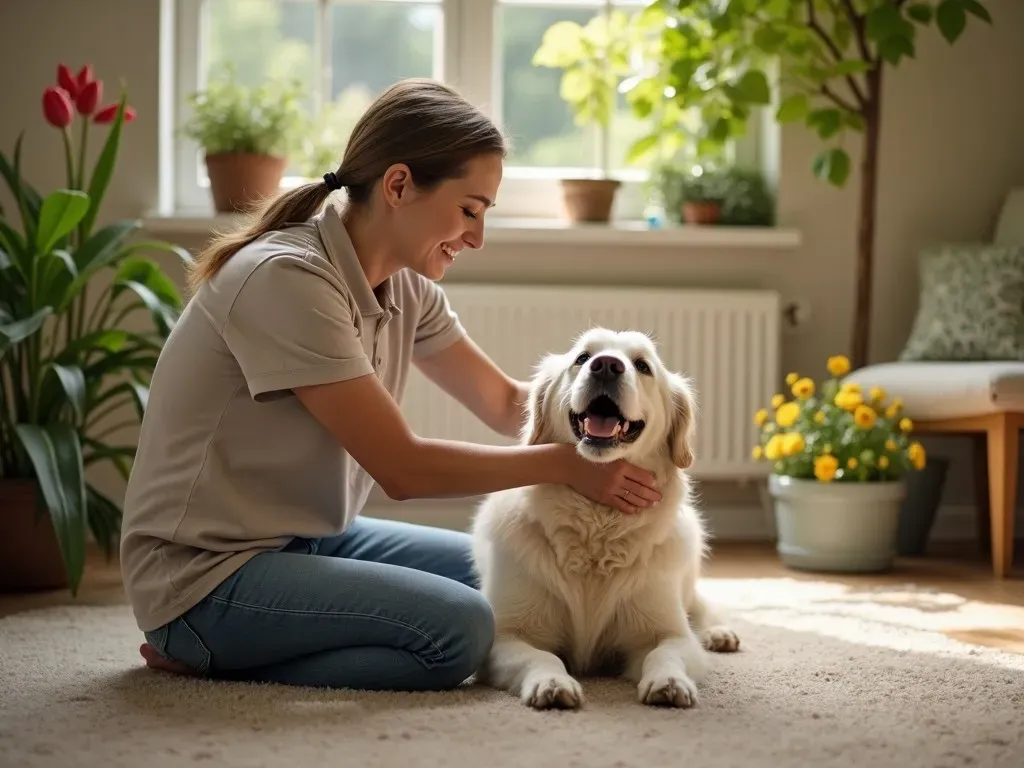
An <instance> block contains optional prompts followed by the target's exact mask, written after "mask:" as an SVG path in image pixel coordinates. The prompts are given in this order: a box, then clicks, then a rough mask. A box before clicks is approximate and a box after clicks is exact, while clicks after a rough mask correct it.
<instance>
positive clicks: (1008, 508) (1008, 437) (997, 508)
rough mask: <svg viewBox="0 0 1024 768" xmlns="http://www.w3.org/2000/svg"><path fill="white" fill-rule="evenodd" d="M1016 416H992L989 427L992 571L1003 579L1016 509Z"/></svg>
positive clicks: (1010, 558) (1009, 557)
mask: <svg viewBox="0 0 1024 768" xmlns="http://www.w3.org/2000/svg"><path fill="white" fill-rule="evenodd" d="M1019 426H1020V424H1019V422H1018V419H1017V416H1016V414H999V415H997V416H994V417H993V418H992V420H991V422H990V426H989V428H988V490H989V516H990V521H991V541H992V571H993V573H994V575H995V576H996V578H999V579H1003V578H1006V577H1007V576H1008V575H1009V574H1010V568H1011V567H1012V566H1013V522H1014V515H1015V513H1016V507H1017V461H1018V458H1019V454H1020V431H1019Z"/></svg>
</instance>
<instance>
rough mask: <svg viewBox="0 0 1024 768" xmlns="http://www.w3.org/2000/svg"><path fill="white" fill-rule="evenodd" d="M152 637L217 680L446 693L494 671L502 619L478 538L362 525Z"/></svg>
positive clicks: (307, 543)
mask: <svg viewBox="0 0 1024 768" xmlns="http://www.w3.org/2000/svg"><path fill="white" fill-rule="evenodd" d="M146 639H147V641H148V642H149V643H151V644H152V645H153V646H154V647H155V648H156V650H157V651H158V652H159V653H160V654H161V655H162V656H164V657H166V658H169V659H174V660H177V661H180V662H182V663H184V664H187V665H188V666H190V667H192V668H194V669H196V670H198V672H199V673H200V674H204V675H207V676H209V677H214V678H221V679H230V680H247V681H253V682H275V683H283V684H290V685H308V686H321V687H337V688H356V689H377V690H403V691H414V690H445V689H451V688H454V687H456V686H458V685H459V684H460V683H462V682H463V681H465V680H466V678H468V677H470V676H471V675H472V674H473V673H474V672H475V671H476V670H477V668H478V667H479V666H480V664H481V663H482V662H483V661H484V658H485V657H486V654H487V652H488V651H489V649H490V646H491V643H492V641H493V639H494V617H493V614H492V613H491V609H490V605H489V604H488V603H487V601H486V600H485V599H484V597H483V595H482V594H481V593H480V592H479V590H478V585H477V582H476V577H475V575H474V573H473V569H472V561H471V557H470V543H469V536H468V535H467V534H464V533H459V532H456V531H448V530H443V529H440V528H430V527H426V526H418V525H411V524H408V523H401V522H395V521H387V520H380V519H374V518H364V517H359V518H356V520H355V522H354V523H353V525H352V526H351V527H350V528H349V529H348V530H347V531H346V532H345V533H344V534H342V535H341V536H337V537H332V538H324V539H295V540H293V541H292V543H291V544H290V545H289V546H288V547H286V548H285V549H284V550H282V551H277V552H265V553H262V554H259V555H257V556H256V557H254V558H252V559H251V560H250V561H249V562H247V563H246V564H245V565H244V566H242V567H241V568H240V569H239V570H238V571H236V572H235V573H234V574H233V575H232V576H230V577H229V578H228V579H227V580H225V581H224V582H223V583H221V584H220V585H219V586H218V587H217V588H216V589H215V590H214V591H213V592H212V593H211V594H210V595H208V596H207V597H206V598H205V599H203V600H202V601H201V602H200V603H198V604H197V605H196V606H194V607H193V608H191V609H190V610H189V611H187V612H186V613H185V614H184V615H183V616H181V617H180V618H177V619H175V620H173V621H171V622H169V623H168V624H165V625H164V626H163V627H160V628H159V629H157V630H155V631H153V632H147V633H146Z"/></svg>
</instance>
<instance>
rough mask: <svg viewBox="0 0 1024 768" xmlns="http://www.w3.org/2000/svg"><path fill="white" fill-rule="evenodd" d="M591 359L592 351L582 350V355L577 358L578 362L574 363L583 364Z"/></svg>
mask: <svg viewBox="0 0 1024 768" xmlns="http://www.w3.org/2000/svg"><path fill="white" fill-rule="evenodd" d="M589 359H590V353H589V352H581V353H580V356H579V357H577V358H576V362H575V363H574V365H583V364H584V363H585V362H587V360H589Z"/></svg>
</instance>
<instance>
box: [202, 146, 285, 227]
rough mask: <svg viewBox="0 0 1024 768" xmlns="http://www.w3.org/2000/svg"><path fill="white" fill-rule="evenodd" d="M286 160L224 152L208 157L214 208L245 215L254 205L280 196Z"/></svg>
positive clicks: (207, 163)
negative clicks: (279, 190) (279, 189)
mask: <svg viewBox="0 0 1024 768" xmlns="http://www.w3.org/2000/svg"><path fill="white" fill-rule="evenodd" d="M286 162H287V159H286V158H284V157H273V156H271V155H251V154H246V153H242V152H221V153H218V154H213V155H207V156H206V173H207V175H208V176H209V177H210V192H211V194H212V195H213V206H214V208H216V209H217V211H218V212H220V213H246V212H248V211H249V210H250V209H251V208H252V206H253V204H255V203H259V202H260V201H262V200H263V199H265V198H267V197H273V196H274V195H276V194H277V191H278V187H279V186H280V184H281V177H282V176H283V175H284V169H285V164H286Z"/></svg>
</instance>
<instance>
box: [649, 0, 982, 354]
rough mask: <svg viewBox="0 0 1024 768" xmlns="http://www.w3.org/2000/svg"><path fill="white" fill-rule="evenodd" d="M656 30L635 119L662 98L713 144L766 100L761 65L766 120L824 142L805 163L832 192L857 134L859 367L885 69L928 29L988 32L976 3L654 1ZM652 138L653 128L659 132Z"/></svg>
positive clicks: (948, 35) (864, 347)
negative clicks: (776, 92) (653, 65)
mask: <svg viewBox="0 0 1024 768" xmlns="http://www.w3.org/2000/svg"><path fill="white" fill-rule="evenodd" d="M645 13H646V14H647V16H648V17H649V18H650V17H654V18H658V19H659V20H660V22H661V26H662V39H661V48H660V51H659V52H658V56H659V58H660V62H661V64H662V66H661V68H660V69H661V72H662V73H663V74H660V75H659V76H658V77H648V78H644V79H642V80H640V81H639V82H637V83H636V84H635V85H634V87H633V90H634V91H635V93H633V94H632V96H631V99H630V102H631V104H632V105H633V107H634V110H636V111H637V113H638V114H641V115H642V114H646V113H649V112H651V111H652V110H653V109H654V108H655V106H656V105H657V104H658V103H659V101H660V100H661V99H662V98H664V97H663V95H662V94H663V93H664V91H663V89H664V88H665V87H668V88H670V89H671V90H672V91H673V96H672V97H671V98H672V99H673V100H674V101H676V102H678V103H679V104H681V105H686V106H687V108H689V109H694V110H698V111H699V112H700V113H701V115H702V118H703V119H702V122H701V125H702V128H701V131H700V135H699V141H700V142H702V143H705V144H707V145H708V146H709V147H710V146H714V145H721V144H724V143H726V142H728V141H730V140H732V139H734V138H735V137H737V136H738V135H741V134H742V133H743V132H744V130H745V129H746V125H747V122H748V120H749V118H750V116H751V114H752V113H753V110H754V109H756V108H758V107H765V106H767V105H769V104H770V103H771V102H772V98H771V88H770V86H769V78H768V76H767V75H766V70H767V68H768V67H769V66H770V65H771V63H772V62H775V61H777V62H778V64H779V65H780V76H781V90H782V93H781V94H780V99H779V106H778V108H777V111H776V112H775V116H776V119H777V120H778V121H779V122H782V123H791V122H796V121H803V122H804V124H805V125H806V126H807V127H809V128H810V129H811V130H813V131H814V132H815V133H817V135H818V136H819V138H820V139H821V140H823V141H826V142H829V145H828V146H827V147H825V148H823V149H822V150H821V151H820V152H819V153H818V154H817V155H816V157H815V158H814V161H813V172H814V174H815V176H817V177H818V178H819V179H822V180H825V181H827V182H828V183H830V184H832V185H834V186H836V187H843V186H845V184H846V181H847V179H848V178H849V175H850V170H851V162H850V156H849V154H848V153H847V151H846V148H845V141H846V136H847V132H848V131H854V132H856V133H859V134H860V135H861V142H862V146H861V149H862V152H861V179H860V182H861V188H860V201H859V211H858V224H857V281H856V283H857V287H856V303H855V315H854V322H853V329H852V338H851V342H850V346H851V353H852V363H853V365H854V367H857V368H859V367H862V366H864V365H865V364H866V363H867V361H868V355H869V344H870V338H871V314H872V292H873V280H874V250H875V221H876V214H877V212H876V199H877V189H878V160H879V145H878V139H879V131H880V128H881V120H882V114H883V113H882V108H881V107H882V81H883V72H884V70H885V68H886V66H887V65H888V66H891V67H895V66H898V65H899V63H900V62H901V61H902V60H903V59H905V58H913V57H914V55H915V50H916V43H917V35H918V33H919V31H920V30H922V29H927V28H929V27H930V26H931V25H932V24H934V25H935V26H936V27H937V28H938V30H939V33H940V34H941V35H942V36H943V37H944V38H945V39H946V41H947V42H949V43H950V44H953V43H955V42H956V40H957V39H958V38H959V37H960V35H961V34H962V33H963V31H964V29H965V28H966V25H967V21H968V17H969V16H975V17H977V18H979V19H981V20H983V21H985V22H988V23H991V22H992V18H991V15H990V14H989V12H988V10H987V9H986V8H985V7H984V5H983V4H982V3H981V2H979V0H730V1H729V2H727V3H723V2H721V0H654V2H652V3H651V5H650V6H649V7H648V8H647V9H646V11H645ZM662 129H664V128H663V127H662Z"/></svg>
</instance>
